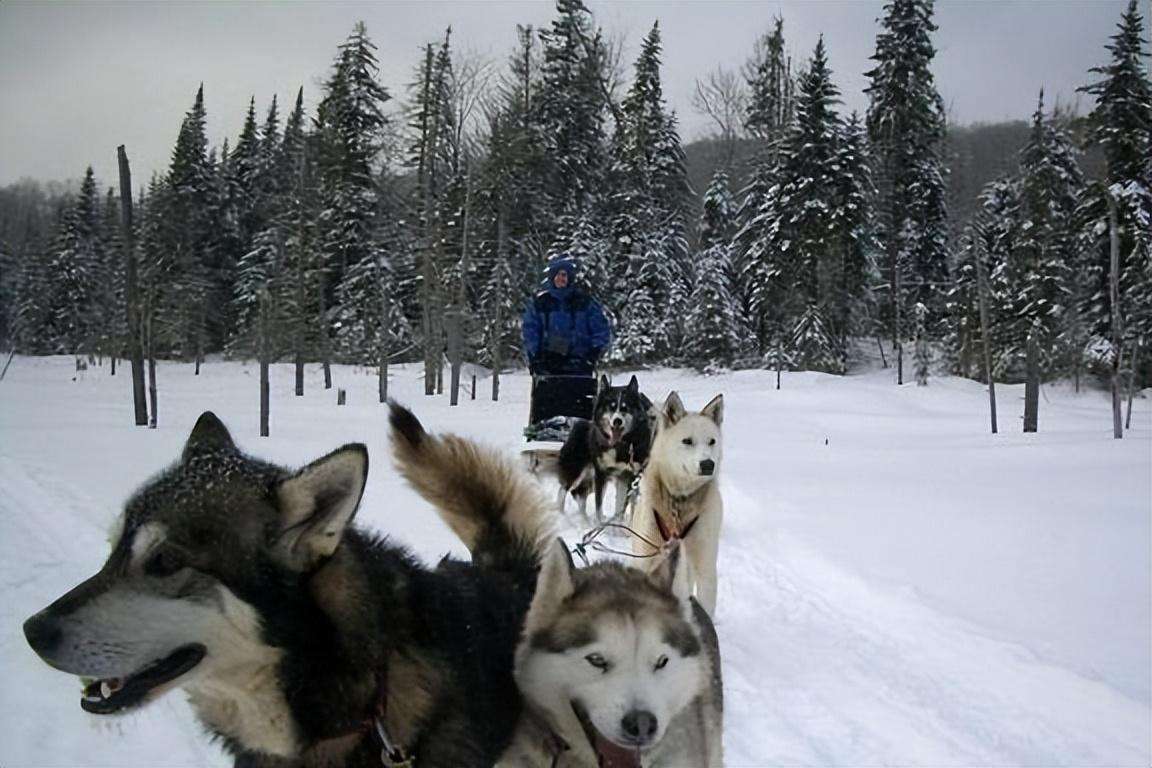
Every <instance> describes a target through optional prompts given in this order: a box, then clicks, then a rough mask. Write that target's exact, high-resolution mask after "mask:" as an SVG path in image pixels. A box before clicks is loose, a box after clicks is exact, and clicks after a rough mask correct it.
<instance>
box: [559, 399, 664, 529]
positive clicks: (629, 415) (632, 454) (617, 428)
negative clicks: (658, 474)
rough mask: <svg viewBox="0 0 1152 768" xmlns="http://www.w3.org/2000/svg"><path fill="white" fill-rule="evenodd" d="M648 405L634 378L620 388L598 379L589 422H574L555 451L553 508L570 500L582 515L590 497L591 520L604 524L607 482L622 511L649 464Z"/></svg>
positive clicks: (650, 415)
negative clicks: (611, 484)
mask: <svg viewBox="0 0 1152 768" xmlns="http://www.w3.org/2000/svg"><path fill="white" fill-rule="evenodd" d="M651 409H652V402H651V401H650V400H649V399H648V398H647V397H645V396H644V394H643V393H641V392H640V384H639V382H637V381H636V377H635V376H633V377H632V378H631V379H630V380H629V382H628V384H627V385H626V386H623V387H614V386H612V384H611V382H609V381H608V377H607V376H601V377H600V387H599V389H598V390H597V392H596V402H595V404H594V405H593V409H592V420H591V421H587V420H584V419H580V420H577V421H576V422H575V423H574V424H573V426H572V431H571V433H570V434H569V435H568V439H567V440H566V441H565V442H564V445H563V447H562V448H561V449H560V456H559V459H558V461H557V475H558V477H559V481H560V489H559V492H558V496H557V502H558V505H559V507H560V511H561V512H563V511H564V502H565V500H566V499H567V497H568V494H572V496H573V497H575V498H576V499H577V501H578V502H579V503H580V510H581V512H584V510H585V508H586V506H587V503H588V496H589V494H594V495H595V500H596V519H597V522H602V521H603V506H604V490H605V488H606V487H607V485H608V481H609V479H611V480H614V481H615V484H616V512H615V516H616V517H619V516H620V515H621V514H622V513H623V511H624V505H625V502H626V500H627V498H628V489H629V488H630V486H631V485H632V482H633V481H634V480H635V479H636V477H637V476H638V475H639V474H640V472H641V470H642V469H643V468H644V465H645V464H646V463H647V462H648V453H649V451H650V449H651V447H652V413H651Z"/></svg>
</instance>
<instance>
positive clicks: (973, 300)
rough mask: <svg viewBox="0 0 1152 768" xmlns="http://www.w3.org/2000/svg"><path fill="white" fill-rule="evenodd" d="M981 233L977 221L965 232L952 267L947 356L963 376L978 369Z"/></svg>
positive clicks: (946, 309) (960, 237)
mask: <svg viewBox="0 0 1152 768" xmlns="http://www.w3.org/2000/svg"><path fill="white" fill-rule="evenodd" d="M979 239H980V235H979V232H978V231H977V229H976V226H975V224H974V222H971V221H970V222H969V223H968V224H967V225H966V226H965V227H964V229H963V230H962V231H961V233H960V236H959V238H958V240H957V244H956V258H955V263H954V264H953V267H952V285H951V286H950V287H949V289H948V295H947V298H946V300H945V304H944V307H945V323H946V326H945V329H946V330H945V334H944V357H945V360H946V361H947V363H948V365H949V368H950V369H951V370H952V371H953V372H954V373H956V374H957V375H959V376H963V377H965V378H971V377H972V376H973V372H974V371H975V370H977V369H978V364H979V361H980V354H981V350H980V347H979V344H980V338H979V335H980V294H979V289H980V286H979V280H978V276H977V273H976V262H975V260H976V259H977V258H979V257H980V242H979Z"/></svg>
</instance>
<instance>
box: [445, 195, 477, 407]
mask: <svg viewBox="0 0 1152 768" xmlns="http://www.w3.org/2000/svg"><path fill="white" fill-rule="evenodd" d="M471 207H472V174H471V173H467V174H466V175H465V177H464V217H463V221H462V222H461V228H460V282H459V283H458V284H457V286H456V302H455V304H456V306H455V310H454V311H453V312H452V315H451V320H449V318H448V317H447V316H445V320H447V321H448V323H447V326H448V328H447V330H448V362H449V363H450V364H451V366H452V369H451V386H452V395H451V397H450V402H451V404H452V405H456V404H457V403H459V402H460V372H461V368H462V367H463V365H464V319H465V312H466V310H467V307H468V292H467V290H466V289H465V284H466V283H467V279H468V272H469V270H470V264H469V262H468V214H469V213H470V210H469V209H470V208H471Z"/></svg>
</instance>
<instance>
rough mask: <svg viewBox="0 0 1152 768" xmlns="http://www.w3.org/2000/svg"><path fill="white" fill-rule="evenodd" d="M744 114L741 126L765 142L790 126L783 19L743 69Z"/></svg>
mask: <svg viewBox="0 0 1152 768" xmlns="http://www.w3.org/2000/svg"><path fill="white" fill-rule="evenodd" d="M745 79H746V81H747V83H748V113H747V115H746V116H745V119H744V127H745V128H747V129H748V132H749V133H751V134H752V135H754V136H757V137H758V138H761V139H763V140H765V141H771V140H772V139H774V138H776V137H778V136H779V135H780V134H781V132H782V131H783V129H784V128H786V127H787V126H789V125H790V124H791V123H792V110H793V100H794V95H795V81H794V79H793V77H792V61H791V59H789V58H788V54H787V51H786V50H785V43H784V19H783V18H782V17H780V16H777V17H776V18H775V19H774V20H773V26H772V32H771V33H769V34H766V35H764V37H763V38H762V39H761V40H760V42H759V44H758V50H757V52H756V55H755V56H754V57H753V59H752V60H751V61H749V62H748V64H747V65H746V67H745Z"/></svg>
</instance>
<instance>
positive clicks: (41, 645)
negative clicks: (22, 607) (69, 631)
mask: <svg viewBox="0 0 1152 768" xmlns="http://www.w3.org/2000/svg"><path fill="white" fill-rule="evenodd" d="M61 634H62V633H61V632H60V625H59V624H57V623H56V620H55V619H54V618H52V617H51V616H45V615H44V614H42V613H38V614H36V615H35V616H33V617H32V618H30V619H28V621H26V622H24V637H25V638H26V639H27V640H28V645H30V646H32V650H34V651H36V653H38V654H40V655H41V656H43V655H45V654H48V653H51V652H52V651H53V650H55V648H56V646H58V645H59V644H60V637H61Z"/></svg>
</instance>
